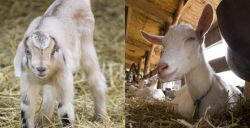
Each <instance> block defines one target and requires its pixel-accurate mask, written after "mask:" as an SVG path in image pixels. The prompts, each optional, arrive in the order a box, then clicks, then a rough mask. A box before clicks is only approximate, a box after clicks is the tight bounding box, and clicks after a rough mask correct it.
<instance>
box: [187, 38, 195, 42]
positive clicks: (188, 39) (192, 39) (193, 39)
mask: <svg viewBox="0 0 250 128" xmlns="http://www.w3.org/2000/svg"><path fill="white" fill-rule="evenodd" d="M190 41H195V37H189V38H187V40H186V42H190Z"/></svg>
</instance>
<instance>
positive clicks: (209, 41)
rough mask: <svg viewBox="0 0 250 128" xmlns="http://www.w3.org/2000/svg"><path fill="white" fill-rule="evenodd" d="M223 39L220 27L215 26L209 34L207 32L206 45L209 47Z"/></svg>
mask: <svg viewBox="0 0 250 128" xmlns="http://www.w3.org/2000/svg"><path fill="white" fill-rule="evenodd" d="M220 40H221V36H220V30H219V27H218V26H217V27H215V28H213V29H211V30H210V31H209V32H208V33H207V34H206V39H205V46H206V47H209V46H212V45H213V44H215V43H216V42H218V41H220Z"/></svg>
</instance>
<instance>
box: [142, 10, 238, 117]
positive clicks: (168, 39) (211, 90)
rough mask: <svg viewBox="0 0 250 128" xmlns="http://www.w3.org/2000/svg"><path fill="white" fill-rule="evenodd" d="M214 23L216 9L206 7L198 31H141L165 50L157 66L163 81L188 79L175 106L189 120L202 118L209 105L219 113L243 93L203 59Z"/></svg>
mask: <svg viewBox="0 0 250 128" xmlns="http://www.w3.org/2000/svg"><path fill="white" fill-rule="evenodd" d="M212 21H213V9H212V7H211V5H207V6H206V7H205V8H204V10H203V12H202V15H201V18H200V20H199V23H198V27H197V29H196V30H195V29H193V28H192V27H191V26H190V25H187V24H180V25H176V26H172V27H170V29H169V31H168V33H167V34H166V35H165V36H155V35H150V34H147V33H145V32H142V35H143V36H144V38H146V39H147V40H149V41H150V42H152V43H155V44H160V45H162V46H163V48H164V52H163V54H162V56H161V59H160V64H159V66H158V68H159V76H160V78H161V79H162V80H163V81H173V80H176V79H181V78H182V77H183V76H184V77H185V80H186V86H185V87H184V88H182V89H181V90H180V91H178V93H177V96H176V97H175V99H174V100H173V103H174V104H177V106H176V108H175V110H177V112H178V113H179V114H181V115H182V116H184V117H186V118H192V117H200V116H202V115H203V114H204V112H205V110H206V108H207V107H208V106H211V110H212V111H216V110H218V109H219V107H222V106H223V105H224V104H225V103H226V102H227V101H229V102H235V101H237V100H238V98H239V97H238V96H239V95H240V94H241V92H240V91H239V90H238V89H237V88H236V87H234V86H230V85H227V84H225V83H224V82H223V81H222V80H221V79H220V78H219V77H218V76H217V75H216V74H215V73H214V71H213V70H212V68H211V67H210V65H209V64H207V63H206V61H205V59H204V55H203V50H202V49H203V48H202V47H203V46H202V44H203V43H204V38H205V37H204V36H205V34H206V32H207V31H208V30H209V28H210V26H211V24H212ZM231 96H232V97H231Z"/></svg>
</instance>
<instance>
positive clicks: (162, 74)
mask: <svg viewBox="0 0 250 128" xmlns="http://www.w3.org/2000/svg"><path fill="white" fill-rule="evenodd" d="M176 72H177V68H176V69H175V70H174V71H172V72H170V73H166V70H161V71H160V72H159V73H158V74H159V77H160V79H169V78H171V77H172V76H173V75H174V74H175V73H176Z"/></svg>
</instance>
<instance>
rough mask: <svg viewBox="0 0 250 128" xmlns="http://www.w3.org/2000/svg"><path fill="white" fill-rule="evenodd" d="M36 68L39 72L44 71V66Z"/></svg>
mask: <svg viewBox="0 0 250 128" xmlns="http://www.w3.org/2000/svg"><path fill="white" fill-rule="evenodd" d="M36 70H37V71H38V72H40V73H42V72H44V71H46V68H45V67H37V68H36Z"/></svg>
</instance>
